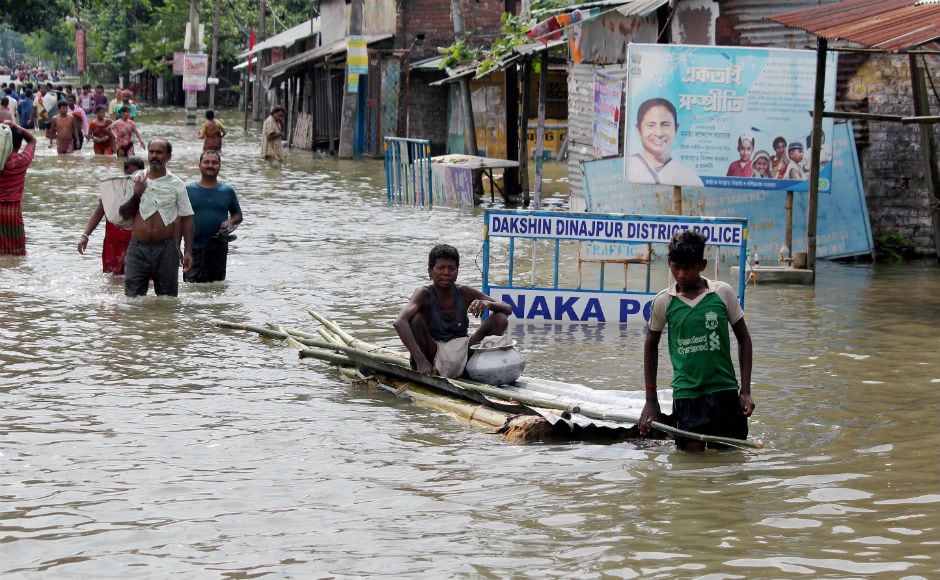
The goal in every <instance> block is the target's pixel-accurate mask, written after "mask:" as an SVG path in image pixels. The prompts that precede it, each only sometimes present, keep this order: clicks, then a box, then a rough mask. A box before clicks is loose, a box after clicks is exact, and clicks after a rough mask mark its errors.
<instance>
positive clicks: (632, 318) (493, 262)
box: [483, 210, 748, 325]
mask: <svg viewBox="0 0 940 580" xmlns="http://www.w3.org/2000/svg"><path fill="white" fill-rule="evenodd" d="M483 221H484V236H483V292H484V293H485V294H487V295H489V296H492V297H493V298H494V299H496V300H502V301H503V302H506V303H507V304H509V305H510V306H511V307H512V310H513V316H515V317H516V318H518V319H520V320H534V321H567V322H586V323H600V322H612V323H619V324H627V325H630V324H635V325H642V324H644V323H645V322H646V321H647V320H648V319H649V309H650V304H651V303H652V301H653V298H654V297H655V296H656V292H655V291H654V292H637V291H630V290H623V291H621V290H583V289H581V288H580V287H574V286H573V285H566V284H564V283H563V282H559V278H560V277H559V275H558V271H559V261H560V260H562V259H563V258H564V256H562V255H560V252H559V250H558V248H559V247H560V245H559V244H560V242H563V241H577V242H589V243H596V244H608V245H609V244H646V243H650V244H668V243H669V241H670V239H671V238H672V235H673V234H674V233H676V232H678V231H682V230H686V229H692V230H697V231H700V232H702V234H703V235H704V236H705V238H706V240H707V242H708V245H709V246H721V247H724V248H726V249H732V250H733V251H736V252H737V253H738V256H739V266H740V269H739V277H738V284H737V287H738V300H739V301H740V302H741V305H742V306H743V305H744V288H745V281H744V274H745V270H746V268H745V261H744V260H745V250H746V249H747V237H748V233H747V232H748V229H747V228H748V226H747V220H746V219H743V218H731V217H729V218H714V217H687V216H656V215H612V214H591V213H580V212H579V213H563V212H546V211H521V210H486V212H485V214H484V217H483ZM498 239H502V240H503V241H506V240H508V242H509V244H508V252H503V251H502V248H500V250H499V251H493V248H492V246H491V242H492V241H494V240H498ZM523 240H548V241H551V242H554V247H555V250H554V256H553V260H554V266H553V267H554V271H555V276H554V283H553V284H551V285H548V286H545V285H543V286H538V285H536V284H534V283H527V284H516V283H515V282H514V281H515V280H517V279H519V278H518V277H517V272H515V271H514V269H515V267H516V264H517V260H518V258H519V257H518V256H516V255H515V252H516V250H517V249H519V248H521V247H522V246H523V245H524V244H522V243H520V242H521V241H523ZM533 259H534V256H533ZM523 261H524V260H523ZM657 290H659V289H657Z"/></svg>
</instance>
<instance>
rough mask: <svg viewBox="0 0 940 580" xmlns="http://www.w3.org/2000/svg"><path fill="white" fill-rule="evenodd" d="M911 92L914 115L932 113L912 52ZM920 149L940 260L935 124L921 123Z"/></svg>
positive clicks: (939, 182)
mask: <svg viewBox="0 0 940 580" xmlns="http://www.w3.org/2000/svg"><path fill="white" fill-rule="evenodd" d="M908 59H909V62H910V66H911V92H912V93H913V96H914V115H915V116H917V117H923V116H927V115H929V114H930V100H929V97H928V95H927V83H926V80H925V78H924V72H923V70H922V69H921V68H920V67H919V66H917V55H916V54H910V55H908ZM918 130H919V131H920V150H921V151H922V155H923V159H924V169H925V171H924V179H925V180H926V182H927V194H928V195H929V196H930V198H931V200H930V207H932V208H933V210H932V211H931V212H930V221H931V225H932V226H933V235H934V245H935V251H936V254H937V256H936V257H937V260H938V261H940V169H938V168H937V143H936V141H934V138H933V125H921V126H920V127H918Z"/></svg>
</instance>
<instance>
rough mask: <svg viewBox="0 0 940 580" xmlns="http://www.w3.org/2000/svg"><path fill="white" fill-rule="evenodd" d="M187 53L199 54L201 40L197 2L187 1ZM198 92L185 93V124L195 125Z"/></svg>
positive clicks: (194, 0) (196, 0)
mask: <svg viewBox="0 0 940 580" xmlns="http://www.w3.org/2000/svg"><path fill="white" fill-rule="evenodd" d="M187 40H188V41H189V51H190V52H191V53H192V54H196V53H198V52H199V48H200V44H201V39H200V38H199V0H189V38H188V39H187ZM198 96H199V92H198V91H186V124H187V125H195V124H196V99H197V97H198Z"/></svg>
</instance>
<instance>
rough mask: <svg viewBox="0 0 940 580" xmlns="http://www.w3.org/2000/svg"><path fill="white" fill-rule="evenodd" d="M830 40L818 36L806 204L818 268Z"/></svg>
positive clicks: (810, 260)
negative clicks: (821, 171)
mask: <svg viewBox="0 0 940 580" xmlns="http://www.w3.org/2000/svg"><path fill="white" fill-rule="evenodd" d="M828 44H829V41H828V40H826V39H825V38H823V37H821V36H818V37H816V88H815V94H814V95H813V139H812V143H811V144H810V147H811V148H812V151H811V155H810V166H809V200H808V202H807V204H806V267H807V268H808V269H810V270H813V271H814V272H815V270H816V217H817V213H818V211H819V156H820V155H819V154H820V147H821V146H822V120H823V106H824V105H825V102H824V97H825V95H824V90H825V87H826V54H827V52H828Z"/></svg>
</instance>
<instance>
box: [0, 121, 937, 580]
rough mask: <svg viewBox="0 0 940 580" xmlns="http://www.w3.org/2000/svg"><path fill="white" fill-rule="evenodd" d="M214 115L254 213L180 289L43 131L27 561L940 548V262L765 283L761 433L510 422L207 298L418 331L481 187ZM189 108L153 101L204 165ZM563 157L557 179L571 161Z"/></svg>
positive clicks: (6, 381)
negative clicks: (434, 400) (358, 369)
mask: <svg viewBox="0 0 940 580" xmlns="http://www.w3.org/2000/svg"><path fill="white" fill-rule="evenodd" d="M221 117H222V120H223V121H225V122H226V124H227V125H228V126H229V127H230V129H231V133H230V136H229V137H228V138H227V139H226V142H225V146H224V159H223V171H222V179H223V180H225V181H227V182H229V183H231V184H232V185H234V186H235V188H236V190H237V191H238V195H239V198H240V200H241V203H242V206H243V209H244V213H245V223H244V224H243V225H242V226H241V227H240V228H239V230H238V232H237V233H238V240H237V241H236V242H235V243H234V244H233V247H232V253H231V255H230V258H229V278H228V280H227V281H226V282H225V283H221V284H212V285H200V286H185V285H184V286H183V288H182V292H181V295H180V297H179V298H178V299H164V298H155V297H153V296H152V295H151V296H149V297H147V298H144V299H139V300H128V299H126V298H124V296H123V293H122V285H121V283H120V281H115V280H113V279H111V278H109V277H108V276H106V275H104V274H102V273H101V271H100V257H99V252H100V248H101V239H102V237H103V230H102V229H99V231H97V232H96V233H95V235H94V236H93V237H92V242H91V244H90V252H89V254H88V255H86V256H79V255H78V253H77V252H76V251H75V246H76V244H77V243H78V239H79V235H80V234H81V232H82V228H83V226H84V223H85V221H86V219H87V216H88V214H89V213H90V212H91V210H92V209H93V207H94V203H95V199H96V195H97V194H96V176H98V175H100V174H106V173H108V172H115V171H116V170H117V167H116V165H115V162H114V161H113V160H103V159H95V158H93V157H92V156H90V155H89V154H88V152H85V153H84V154H80V155H75V156H71V157H64V158H63V157H57V156H56V155H55V154H54V152H53V150H51V149H48V148H47V147H46V146H45V142H44V141H43V140H40V143H41V146H40V148H39V156H38V158H37V159H36V161H35V162H34V164H33V166H32V168H31V169H30V174H29V178H28V185H27V193H26V201H25V204H24V213H25V219H26V224H27V236H28V239H29V245H28V251H29V256H28V257H27V258H26V259H17V258H9V257H3V258H2V259H0V305H2V306H0V308H2V315H0V316H2V318H0V506H2V509H0V574H2V575H3V577H4V578H167V577H170V576H173V577H184V578H185V577H191V578H249V577H252V578H254V577H270V578H321V577H324V578H326V577H340V578H342V577H370V576H385V577H409V578H445V577H493V578H502V577H511V576H512V577H535V578H544V577H575V578H636V577H644V578H819V577H827V578H859V577H878V578H937V577H938V576H940V562H938V555H940V467H938V466H940V451H938V450H940V396H938V389H940V330H938V328H940V324H938V323H940V292H938V291H937V289H938V288H940V270H938V268H937V267H936V266H935V265H933V264H930V263H913V264H911V263H908V264H902V265H877V266H872V265H860V264H859V265H840V264H831V263H822V264H821V265H820V268H819V274H818V282H817V284H816V286H815V287H794V286H770V285H758V286H757V287H754V288H750V289H749V291H748V294H747V309H746V310H747V321H748V325H749V327H750V329H751V333H752V336H753V340H754V348H755V355H754V359H755V364H754V386H753V390H754V397H755V400H756V402H757V405H758V407H757V411H756V413H755V416H754V417H753V420H752V421H751V436H752V438H754V439H757V440H760V441H762V442H763V443H764V444H765V448H764V449H762V450H760V451H755V452H746V453H743V452H742V453H738V452H734V453H725V454H706V455H688V454H683V453H678V452H676V451H674V449H673V448H672V446H670V445H667V444H652V443H619V444H614V445H597V444H583V443H570V444H531V445H516V444H507V443H505V442H502V441H500V440H499V439H498V438H497V437H495V436H494V435H491V434H488V433H485V432H482V431H480V430H478V429H475V428H471V427H468V426H466V425H464V424H462V423H460V422H458V421H456V420H454V419H453V418H452V417H450V416H448V415H446V414H442V413H440V412H436V411H431V410H429V409H426V408H423V407H420V406H417V405H414V404H412V403H410V402H408V401H406V400H402V399H396V398H395V397H393V396H391V395H389V394H386V393H383V392H377V391H375V390H371V389H369V388H367V387H363V386H352V385H350V384H349V383H347V382H346V381H345V380H343V378H342V377H341V376H340V375H339V374H338V373H336V372H335V371H334V370H332V369H330V368H329V367H327V366H324V365H323V364H321V363H319V362H316V361H311V360H298V358H297V357H296V354H295V353H294V352H293V351H292V350H291V349H290V348H288V347H286V346H285V345H283V344H281V343H279V342H274V341H269V340H262V339H260V338H259V337H257V336H255V335H249V334H246V333H240V332H225V331H220V330H217V329H214V328H213V327H212V326H211V324H210V323H211V321H213V320H216V319H227V320H235V321H244V322H249V323H253V324H263V323H266V322H277V323H282V324H285V325H287V326H293V327H297V328H302V329H306V330H312V329H313V328H315V325H314V323H313V320H312V319H311V318H310V317H309V316H308V314H307V312H306V311H307V310H308V309H314V310H317V311H319V312H322V313H324V314H326V315H327V316H330V317H332V318H334V319H335V320H337V321H338V322H339V323H340V324H342V325H343V326H344V327H346V328H347V329H348V330H350V331H351V332H354V333H356V334H359V335H360V336H361V337H362V338H365V339H366V340H370V341H373V342H378V343H380V344H384V345H388V346H397V341H396V340H394V339H393V336H394V333H393V331H392V329H391V321H392V320H393V318H394V316H395V314H396V313H397V310H398V308H399V307H400V305H401V304H402V303H403V302H404V301H405V300H407V298H408V297H409V296H410V294H411V292H412V290H413V289H414V288H415V287H416V286H417V285H419V284H422V283H424V282H425V280H426V275H425V271H426V266H425V263H426V255H427V250H428V249H429V247H430V246H431V245H433V244H434V243H437V242H439V241H450V242H451V243H453V244H454V245H455V246H457V247H458V249H459V250H460V251H461V252H462V257H463V260H462V268H461V280H462V281H463V282H466V283H475V284H479V283H480V280H481V275H480V272H479V269H478V264H479V262H480V257H479V251H480V248H481V237H482V222H481V218H482V211H481V210H480V209H479V208H477V209H474V210H469V211H468V210H463V211H458V210H453V209H446V208H435V209H432V210H426V209H413V208H401V207H389V206H388V205H387V204H386V200H385V189H384V179H383V171H382V164H381V162H379V161H375V160H360V161H337V160H335V159H332V158H329V157H325V156H321V155H316V154H311V153H310V152H299V151H294V152H291V153H290V154H289V159H288V161H287V163H286V165H285V168H284V169H282V170H274V169H269V168H267V167H265V166H264V165H263V164H262V163H261V161H260V160H259V159H258V158H257V151H258V132H257V128H256V127H254V126H252V127H251V128H250V131H249V132H247V133H245V132H243V131H242V129H241V117H240V115H239V114H237V113H230V114H225V113H223V114H222V115H221ZM183 122H184V121H183V115H182V112H181V111H178V110H177V111H171V110H168V109H166V110H160V109H157V110H147V111H144V112H143V113H142V117H141V122H140V124H141V130H142V132H143V134H144V136H145V138H149V137H153V136H161V137H169V138H170V139H171V140H172V142H173V144H174V151H173V159H172V161H171V162H170V168H171V170H173V171H175V172H177V173H178V174H179V175H181V176H182V177H183V178H184V179H186V180H190V179H193V178H195V177H196V176H197V172H196V158H197V156H198V153H199V150H200V145H199V143H198V141H196V140H195V133H196V129H195V127H191V126H186V125H184V124H183ZM548 171H549V172H550V174H551V177H552V178H551V180H550V181H548V183H547V184H546V185H547V195H546V202H547V203H546V204H547V206H548V207H564V203H565V189H566V185H565V181H564V179H563V174H564V168H557V167H556V168H552V167H551V164H550V165H549V169H548ZM552 172H553V173H552ZM725 276H727V274H725ZM654 279H658V278H656V276H654ZM512 332H513V335H514V338H515V339H516V340H518V341H519V345H520V348H521V350H522V351H523V352H524V353H525V354H526V356H527V358H528V362H527V366H526V374H528V375H532V376H539V377H543V378H549V379H558V380H564V381H569V382H579V383H583V384H587V385H590V386H593V387H596V388H600V389H604V388H624V387H629V388H634V387H636V388H639V387H640V386H641V385H642V371H641V363H642V357H641V350H642V332H641V329H636V328H620V327H619V326H618V325H607V326H604V327H596V326H594V327H585V326H581V325H564V324H554V323H531V322H525V323H522V322H518V321H516V322H515V323H514V326H513V330H512ZM663 359H664V360H665V357H663Z"/></svg>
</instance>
